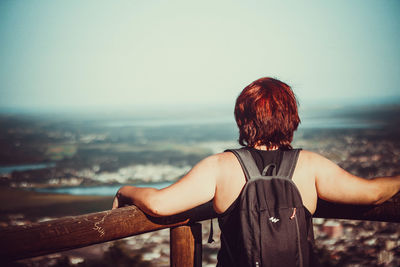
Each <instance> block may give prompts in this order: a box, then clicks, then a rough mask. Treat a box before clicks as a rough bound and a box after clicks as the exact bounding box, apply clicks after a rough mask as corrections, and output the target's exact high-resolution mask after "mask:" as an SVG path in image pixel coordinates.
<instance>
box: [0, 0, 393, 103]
mask: <svg viewBox="0 0 400 267" xmlns="http://www.w3.org/2000/svg"><path fill="white" fill-rule="evenodd" d="M399 14H400V1H396V0H393V1H389V0H382V1H375V0H372V1H371V0H359V1H358V0H357V1H356V0H352V1H252V0H249V1H209V0H205V1H154V0H148V1H53V0H48V1H44V0H43V1H40V0H39V1H22V0H21V1H14V0H2V1H0V107H1V108H2V109H7V108H9V109H12V108H16V109H18V108H21V109H31V110H35V109H46V110H58V109H66V110H68V109H82V108H83V109H84V108H89V109H108V108H110V109H112V108H120V107H125V108H128V109H129V108H132V109H134V108H137V107H147V108H150V109H151V108H153V107H160V106H167V107H181V106H186V107H191V106H200V107H201V106H204V107H206V106H208V105H210V106H212V105H216V106H218V105H232V107H233V105H234V101H235V99H236V97H237V96H238V94H239V93H240V91H241V90H242V89H243V88H244V87H245V86H246V85H248V84H249V83H251V82H252V81H254V80H256V79H258V78H260V77H265V76H270V77H275V78H278V79H281V80H282V81H284V82H286V83H288V84H289V85H291V86H292V88H293V90H294V92H295V94H296V95H297V97H298V99H299V102H300V103H301V104H302V103H306V104H318V103H322V104H323V103H342V102H343V101H348V102H349V103H351V102H357V101H360V99H361V100H362V101H372V102H373V101H375V100H376V101H381V100H385V99H386V100H388V99H389V100H391V101H397V102H399V103H400V90H399V84H400V49H399V48H400V46H399V44H400V16H399ZM345 99H346V100H345Z"/></svg>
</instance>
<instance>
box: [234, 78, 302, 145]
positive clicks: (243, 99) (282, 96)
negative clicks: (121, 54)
mask: <svg viewBox="0 0 400 267" xmlns="http://www.w3.org/2000/svg"><path fill="white" fill-rule="evenodd" d="M235 119H236V123H237V125H238V127H239V143H240V144H241V145H242V146H249V147H254V146H256V145H265V146H266V147H267V149H271V148H273V147H279V148H283V149H290V148H292V147H291V145H290V143H291V142H292V140H293V133H294V131H296V130H297V127H298V125H299V123H300V118H299V115H298V111H297V101H296V97H295V95H294V93H293V91H292V89H291V88H290V86H289V85H287V84H286V83H283V82H281V81H279V80H277V79H273V78H261V79H258V80H256V81H254V82H252V83H251V84H250V85H248V86H247V87H246V88H244V89H243V91H242V93H241V94H240V95H239V96H238V98H237V100H236V105H235Z"/></svg>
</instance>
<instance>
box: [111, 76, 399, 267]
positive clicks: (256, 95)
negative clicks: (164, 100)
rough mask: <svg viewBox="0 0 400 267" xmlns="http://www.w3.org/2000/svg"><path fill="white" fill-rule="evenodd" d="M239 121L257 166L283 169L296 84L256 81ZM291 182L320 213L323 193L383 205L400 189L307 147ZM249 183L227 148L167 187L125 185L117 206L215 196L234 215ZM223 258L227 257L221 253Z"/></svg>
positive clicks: (162, 212)
mask: <svg viewBox="0 0 400 267" xmlns="http://www.w3.org/2000/svg"><path fill="white" fill-rule="evenodd" d="M235 119H236V123H237V125H238V127H239V132H240V136H239V143H240V144H241V145H242V146H246V147H247V148H248V149H249V151H250V152H251V154H252V156H253V158H254V159H255V161H256V163H257V166H258V167H259V168H260V169H262V168H263V167H265V166H266V165H267V164H268V163H270V162H276V163H277V164H278V166H277V168H279V158H280V156H281V154H282V151H283V150H288V149H291V142H292V139H293V133H294V131H295V130H296V129H297V126H298V124H299V122H300V119H299V116H298V111H297V102H296V99H295V96H294V94H293V92H292V90H291V88H290V87H289V86H288V85H287V84H285V83H283V82H281V81H279V80H276V79H272V78H261V79H259V80H256V81H254V82H253V83H251V84H250V85H248V86H247V87H246V88H245V89H244V90H243V91H242V93H241V94H240V95H239V97H238V98H237V101H236V106H235ZM292 180H293V182H294V183H295V185H296V186H297V188H298V190H299V192H300V195H301V198H302V201H303V205H304V207H305V208H306V210H307V211H308V212H309V213H310V215H312V214H313V213H314V212H315V209H316V205H317V198H318V197H320V198H321V199H324V200H327V201H331V202H338V203H352V204H379V203H382V202H384V201H386V200H388V199H389V198H391V197H392V196H393V195H394V194H396V193H397V192H398V191H399V190H400V176H396V177H377V178H374V179H370V180H366V179H363V178H360V177H357V176H355V175H352V174H350V173H348V172H347V171H345V170H343V169H341V168H340V167H339V166H337V165H336V164H335V163H333V162H332V161H330V160H328V159H326V158H324V157H322V156H320V155H318V154H316V153H313V152H310V151H306V150H302V151H301V152H300V154H299V157H298V160H297V164H296V168H295V170H294V173H293V176H292ZM245 183H246V179H245V175H244V173H243V170H242V168H241V165H240V163H239V161H238V159H237V158H236V156H235V155H234V154H233V153H231V152H224V153H220V154H216V155H212V156H209V157H207V158H205V159H203V160H202V161H200V162H199V163H198V164H197V165H196V166H194V168H193V169H192V170H191V171H190V172H189V173H188V174H186V175H185V176H184V177H183V178H182V179H180V180H179V181H177V182H176V183H174V184H172V185H171V186H169V187H167V188H164V189H161V190H157V189H154V188H138V187H134V186H124V187H122V188H121V189H120V190H119V191H118V193H117V196H116V197H115V199H114V203H113V208H117V207H120V206H122V205H124V204H127V203H128V204H134V205H136V206H138V207H139V208H140V209H142V210H143V211H144V212H146V213H148V214H150V215H153V216H166V215H172V214H176V213H180V212H183V211H185V210H188V209H191V208H194V207H196V206H198V205H200V204H203V203H205V202H208V201H209V200H212V199H213V206H214V209H215V211H216V212H217V213H221V214H223V216H230V215H229V214H227V213H229V212H234V211H232V210H234V208H233V207H234V206H236V205H237V201H235V200H237V199H238V197H239V195H240V193H241V191H242V189H243V187H244V185H245ZM221 221H222V222H223V221H224V220H220V223H221ZM225 227H226V226H225ZM221 229H222V230H223V229H224V227H221ZM218 259H219V260H222V256H221V257H220V255H219V258H218Z"/></svg>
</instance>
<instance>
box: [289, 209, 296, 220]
mask: <svg viewBox="0 0 400 267" xmlns="http://www.w3.org/2000/svg"><path fill="white" fill-rule="evenodd" d="M294 217H296V208H293V213H292V216H290V219H291V220H293V219H294Z"/></svg>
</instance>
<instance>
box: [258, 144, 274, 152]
mask: <svg viewBox="0 0 400 267" xmlns="http://www.w3.org/2000/svg"><path fill="white" fill-rule="evenodd" d="M254 148H255V149H258V150H267V151H271V150H278V149H279V147H278V146H273V147H270V148H268V147H267V146H266V145H255V146H254Z"/></svg>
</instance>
